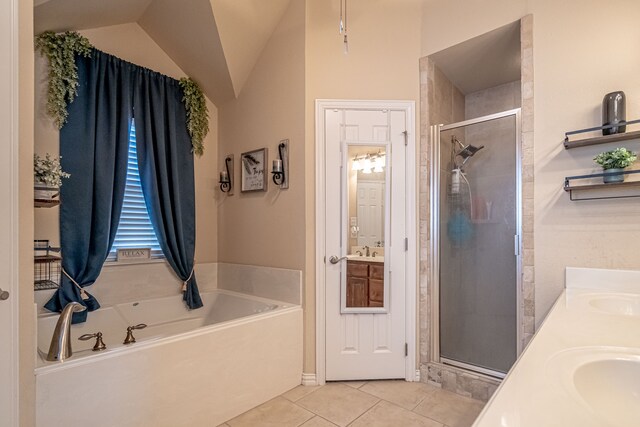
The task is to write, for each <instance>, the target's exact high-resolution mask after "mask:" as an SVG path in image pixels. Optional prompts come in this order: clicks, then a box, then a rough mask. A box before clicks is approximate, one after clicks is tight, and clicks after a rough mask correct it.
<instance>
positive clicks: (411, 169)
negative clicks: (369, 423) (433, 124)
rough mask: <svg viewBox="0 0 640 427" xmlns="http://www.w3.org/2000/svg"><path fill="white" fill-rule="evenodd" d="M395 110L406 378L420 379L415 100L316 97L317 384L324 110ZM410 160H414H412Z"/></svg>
mask: <svg viewBox="0 0 640 427" xmlns="http://www.w3.org/2000/svg"><path fill="white" fill-rule="evenodd" d="M331 109H352V110H395V111H404V112H405V117H406V120H407V139H406V144H407V153H408V155H407V159H408V160H409V161H407V163H406V167H405V192H406V207H405V208H406V213H405V216H406V218H405V225H406V233H407V239H408V244H407V251H406V252H407V257H406V266H405V268H406V293H405V295H406V301H405V334H406V342H407V345H408V351H407V357H406V359H405V379H406V380H407V381H417V380H419V377H420V374H419V372H418V371H417V366H416V360H417V357H416V353H417V348H416V342H417V336H416V326H417V322H418V319H417V303H418V298H417V258H418V253H417V250H416V248H417V241H418V234H417V223H416V222H417V212H416V203H417V193H416V161H417V160H418V155H417V152H418V151H417V147H416V138H415V101H385V100H346V99H317V100H316V102H315V114H316V120H315V124H316V141H315V145H316V174H315V175H316V177H315V179H316V185H315V190H316V197H315V202H316V209H315V213H316V227H315V228H316V256H315V264H316V375H315V376H316V380H315V383H316V384H317V385H323V384H325V382H326V323H325V322H326V317H325V310H326V294H325V290H326V286H325V269H324V265H325V259H326V254H325V234H326V230H325V221H326V216H325V207H326V188H325V175H324V174H325V157H324V152H325V119H324V118H325V114H324V112H325V110H331ZM411 160H413V161H411Z"/></svg>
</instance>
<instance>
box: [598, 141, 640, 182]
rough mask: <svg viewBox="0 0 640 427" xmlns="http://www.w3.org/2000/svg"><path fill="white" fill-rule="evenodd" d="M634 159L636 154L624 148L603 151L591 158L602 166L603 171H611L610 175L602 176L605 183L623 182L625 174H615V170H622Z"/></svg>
mask: <svg viewBox="0 0 640 427" xmlns="http://www.w3.org/2000/svg"><path fill="white" fill-rule="evenodd" d="M636 159H637V157H636V154H635V153H633V152H631V151H629V150H627V149H626V148H616V149H615V150H611V151H605V152H604V153H600V154H598V155H597V156H595V157H594V158H593V160H594V161H595V162H596V163H597V164H599V165H600V166H602V169H603V170H604V172H605V173H611V175H605V176H604V177H602V178H603V181H604V182H605V183H611V182H623V181H624V178H625V175H624V174H622V173H619V174H616V172H622V171H623V170H624V168H626V167H628V166H630V165H631V164H632V163H633V162H635V161H636Z"/></svg>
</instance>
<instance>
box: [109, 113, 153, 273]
mask: <svg viewBox="0 0 640 427" xmlns="http://www.w3.org/2000/svg"><path fill="white" fill-rule="evenodd" d="M137 153H138V152H137V149H136V128H135V125H134V122H133V120H132V121H131V130H130V131H129V160H128V162H127V185H126V187H125V190H124V204H123V205H122V213H121V214H120V222H119V223H118V231H117V232H116V238H115V240H114V242H113V247H112V248H111V253H110V254H109V260H111V261H115V259H116V253H117V251H118V249H125V248H151V256H152V257H159V256H162V250H161V249H160V244H159V243H158V238H157V237H156V233H155V231H154V230H153V224H151V219H150V218H149V212H147V205H146V204H145V202H144V196H143V194H142V186H141V184H140V172H139V171H138V154H137Z"/></svg>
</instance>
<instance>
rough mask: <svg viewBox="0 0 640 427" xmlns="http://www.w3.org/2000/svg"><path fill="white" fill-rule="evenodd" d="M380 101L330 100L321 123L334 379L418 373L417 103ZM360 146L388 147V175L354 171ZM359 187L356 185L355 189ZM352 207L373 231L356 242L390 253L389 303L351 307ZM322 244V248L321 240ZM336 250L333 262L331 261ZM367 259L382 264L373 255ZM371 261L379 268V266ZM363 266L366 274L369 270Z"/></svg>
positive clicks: (328, 357) (364, 229) (328, 355)
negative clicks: (411, 242)
mask: <svg viewBox="0 0 640 427" xmlns="http://www.w3.org/2000/svg"><path fill="white" fill-rule="evenodd" d="M345 102H347V101H345ZM380 103H381V104H383V105H375V103H373V104H367V106H363V107H358V108H348V107H346V108H325V109H324V110H323V112H322V113H321V112H320V111H319V112H318V114H319V123H318V124H319V126H322V127H323V129H322V132H321V138H322V139H323V141H321V142H320V143H323V144H324V151H323V152H322V154H323V155H324V171H323V173H321V174H319V178H320V177H321V178H320V179H323V181H324V182H323V184H324V191H323V195H324V200H323V202H324V212H323V213H324V236H322V237H321V239H322V238H323V239H324V248H323V249H324V261H325V262H324V266H323V267H324V296H325V298H324V301H325V310H324V321H325V343H324V344H325V379H326V380H328V381H332V380H358V379H384V378H406V379H412V378H413V374H412V373H411V374H409V373H410V372H411V369H412V368H410V364H409V363H408V362H407V361H408V359H407V355H408V350H409V349H410V351H414V346H413V342H414V341H413V340H412V339H408V338H409V337H410V336H411V334H413V331H414V329H412V328H407V324H408V322H409V323H410V322H412V321H413V322H415V317H414V318H413V319H409V320H407V308H408V307H407V306H408V305H411V304H408V301H413V304H415V300H414V299H413V298H411V297H410V298H409V299H408V298H407V296H408V295H409V294H408V293H407V289H408V288H407V277H408V276H407V267H408V265H411V262H408V261H409V258H410V256H409V252H408V250H407V249H408V245H407V243H408V241H407V238H408V237H411V238H414V237H413V236H408V229H407V223H408V222H409V223H410V222H411V221H410V220H409V221H408V216H407V215H408V208H407V188H406V186H407V179H408V176H407V167H406V166H407V162H413V161H414V157H413V156H412V155H410V154H409V152H410V150H413V146H412V145H411V147H410V146H409V145H408V132H407V131H410V130H412V129H411V126H412V125H411V123H412V120H411V118H410V117H409V111H411V109H410V108H409V109H407V108H393V105H391V106H388V107H385V106H384V101H380ZM321 114H322V115H321ZM358 150H359V152H360V153H364V154H360V156H363V155H366V150H369V151H371V153H372V154H375V153H384V154H385V158H386V165H385V168H384V172H379V174H382V175H383V176H384V177H385V178H384V182H383V183H378V184H372V183H371V182H370V180H368V179H367V177H368V176H371V175H366V174H365V175H363V174H362V172H359V173H357V174H355V173H354V172H353V170H354V169H353V159H352V157H353V155H352V154H350V153H354V152H357V151H358ZM356 157H357V156H356ZM409 169H410V170H412V168H409ZM356 180H357V183H358V184H357V189H356V184H355V183H354V181H356ZM376 186H377V187H376ZM381 186H382V187H381ZM352 192H355V194H353V196H351V194H352ZM321 203H322V201H321ZM352 209H356V212H357V222H358V224H359V226H360V232H361V233H367V236H366V239H362V237H364V236H360V235H359V236H358V239H357V242H358V243H360V242H361V241H362V242H363V244H366V245H367V246H371V253H373V252H374V251H375V250H376V249H378V251H377V252H378V253H381V254H382V253H383V254H384V255H383V256H384V264H377V266H378V268H380V267H379V266H381V265H383V266H384V293H385V295H384V296H385V298H384V306H383V307H380V306H379V305H370V306H368V307H366V308H363V307H358V308H356V309H351V311H350V309H348V308H347V309H345V301H344V300H345V299H347V300H348V298H347V296H346V295H347V294H346V291H345V289H347V283H348V282H347V281H348V280H349V279H347V269H348V268H349V269H350V268H351V267H348V263H350V264H349V265H350V266H353V265H354V264H353V258H352V257H353V256H354V254H353V253H352V252H353V251H352V248H350V245H351V244H354V239H353V237H355V236H354V235H353V234H352V233H351V231H352V230H351V226H352V225H353V223H354V215H356V214H355V213H354V211H353V210H352ZM365 211H366V212H365ZM321 221H322V220H321ZM365 242H366V243H365ZM376 242H377V243H376ZM376 246H379V247H377V248H376ZM319 249H322V248H320V246H319ZM333 256H335V258H334V259H333V261H334V262H330V258H331V257H333ZM412 256H413V255H412ZM349 258H351V259H349ZM378 258H380V257H378ZM337 259H339V261H337ZM371 259H372V258H371ZM362 262H364V263H367V265H375V264H369V263H368V262H369V261H368V260H367V259H365V260H364V261H362ZM362 265H365V264H360V266H362ZM413 265H415V264H413ZM361 268H362V267H361ZM368 268H370V269H371V270H368V271H369V272H372V271H373V268H374V267H368ZM350 271H352V270H350ZM364 271H365V273H363V274H364V275H365V276H366V275H367V273H366V271H367V270H366V269H365V270H364ZM377 271H379V270H377ZM369 274H370V273H369ZM321 276H322V275H321ZM409 276H411V275H409ZM371 277H372V276H371ZM357 280H360V282H359V283H371V284H370V285H369V286H370V288H369V289H371V288H372V287H373V282H374V280H369V279H366V278H365V279H364V282H363V281H362V280H363V279H357ZM377 283H379V282H377ZM365 286H366V285H365ZM412 289H414V290H415V287H413V288H412ZM367 292H371V291H367ZM412 292H413V291H412ZM387 293H388V294H387ZM369 295H371V294H369ZM369 298H371V296H370V297H369ZM369 304H371V301H369ZM372 307H374V308H372ZM354 311H355V312H354ZM409 312H410V313H413V311H412V310H409ZM412 326H415V325H412ZM408 331H412V332H408ZM410 344H411V345H410ZM414 372H415V371H414Z"/></svg>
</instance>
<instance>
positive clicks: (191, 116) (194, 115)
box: [180, 77, 209, 156]
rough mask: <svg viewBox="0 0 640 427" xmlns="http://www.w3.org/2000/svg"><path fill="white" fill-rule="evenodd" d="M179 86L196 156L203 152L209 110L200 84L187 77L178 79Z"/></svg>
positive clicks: (207, 128)
mask: <svg viewBox="0 0 640 427" xmlns="http://www.w3.org/2000/svg"><path fill="white" fill-rule="evenodd" d="M180 87H181V88H182V92H183V93H184V96H183V98H182V100H183V101H184V105H185V108H186V109H187V130H188V131H189V135H191V147H192V150H193V152H194V153H195V154H196V155H197V156H202V153H203V152H204V145H203V141H204V137H205V136H207V134H208V133H209V110H208V109H207V102H206V100H205V98H204V94H203V93H202V90H201V89H200V86H198V84H197V83H196V82H194V81H193V80H191V79H190V78H188V77H183V78H181V79H180Z"/></svg>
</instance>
